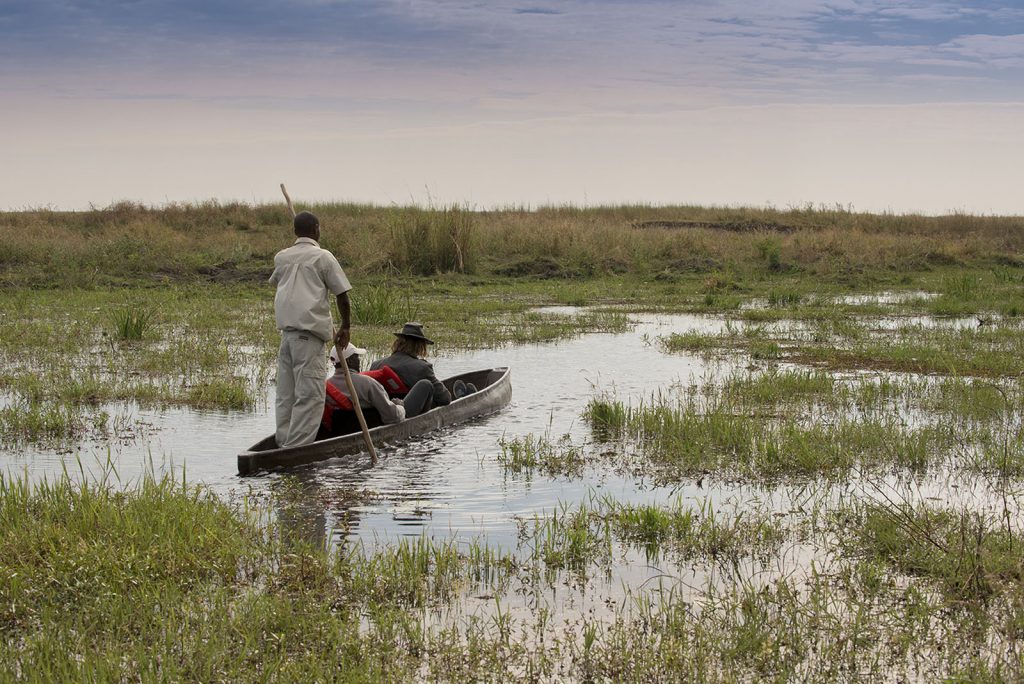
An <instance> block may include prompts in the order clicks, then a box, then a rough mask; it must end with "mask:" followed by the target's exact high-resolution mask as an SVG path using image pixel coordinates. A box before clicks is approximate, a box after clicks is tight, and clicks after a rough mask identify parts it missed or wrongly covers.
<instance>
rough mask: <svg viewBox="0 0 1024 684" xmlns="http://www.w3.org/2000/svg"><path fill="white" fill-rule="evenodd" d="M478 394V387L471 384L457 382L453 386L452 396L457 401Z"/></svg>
mask: <svg viewBox="0 0 1024 684" xmlns="http://www.w3.org/2000/svg"><path fill="white" fill-rule="evenodd" d="M473 392H476V385H474V384H473V383H471V382H468V383H467V382H463V381H462V380H456V381H455V384H454V385H452V394H454V395H455V398H456V399H461V398H462V397H464V396H466V395H467V394H472V393H473Z"/></svg>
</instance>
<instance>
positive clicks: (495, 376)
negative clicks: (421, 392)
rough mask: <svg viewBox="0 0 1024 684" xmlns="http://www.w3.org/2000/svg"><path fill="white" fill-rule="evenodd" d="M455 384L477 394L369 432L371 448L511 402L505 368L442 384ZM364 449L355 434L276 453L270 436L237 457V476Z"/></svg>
mask: <svg viewBox="0 0 1024 684" xmlns="http://www.w3.org/2000/svg"><path fill="white" fill-rule="evenodd" d="M456 380H462V381H464V382H467V383H469V382H471V383H473V384H474V385H476V388H477V391H476V392H474V393H473V394H470V395H467V396H465V397H462V398H461V399H454V400H452V403H451V404H449V405H447V406H439V407H437V408H435V409H432V410H430V411H427V412H426V413H421V414H420V415H418V416H416V417H415V418H409V419H408V420H403V421H402V422H401V423H393V424H391V425H381V426H379V427H375V428H373V429H372V430H370V436H371V437H372V438H373V443H374V446H377V447H379V446H381V445H384V444H393V443H395V442H400V441H403V440H406V439H409V438H411V437H415V436H417V435H422V434H424V433H427V432H430V431H431V430H437V429H438V428H442V427H445V426H447V425H454V424H455V423H461V422H464V421H467V420H470V419H472V418H476V417H478V416H483V415H487V414H489V413H494V412H496V411H499V410H501V409H502V408H504V407H505V406H506V405H507V404H508V403H509V402H510V401H511V400H512V380H511V377H510V373H509V369H508V368H490V369H487V370H479V371H473V372H471V373H463V374H462V375H456V376H453V377H451V378H448V379H447V380H444V381H443V382H444V384H445V385H446V386H447V387H448V389H449V391H450V390H451V388H452V384H453V383H454V382H455V381H456ZM364 448H365V444H364V443H363V435H362V433H359V432H355V433H352V434H347V435H341V436H340V437H332V438H331V439H324V440H320V441H316V442H313V443H312V444H304V445H302V446H296V447H289V448H287V449H279V448H278V447H277V441H276V440H275V439H274V435H270V436H269V437H266V438H264V439H261V440H260V441H259V442H256V444H253V445H252V446H251V447H249V448H248V449H247V450H246V451H243V452H242V453H240V454H238V474H239V475H251V474H253V473H257V472H260V471H264V470H272V469H278V468H290V467H292V466H298V465H305V464H307V463H316V462H317V461H325V460H327V459H329V458H335V457H336V456H347V455H349V454H357V453H359V452H360V451H362V450H363V449H364Z"/></svg>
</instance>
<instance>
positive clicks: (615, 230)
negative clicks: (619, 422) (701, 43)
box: [0, 202, 1024, 287]
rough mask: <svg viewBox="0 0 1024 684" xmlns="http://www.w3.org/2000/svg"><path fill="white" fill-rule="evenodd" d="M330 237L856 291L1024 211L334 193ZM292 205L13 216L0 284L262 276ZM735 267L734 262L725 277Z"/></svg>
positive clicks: (343, 252)
mask: <svg viewBox="0 0 1024 684" xmlns="http://www.w3.org/2000/svg"><path fill="white" fill-rule="evenodd" d="M300 208H308V209H310V210H312V211H314V212H315V213H317V214H318V215H319V217H320V219H321V224H322V227H323V238H322V244H323V246H324V247H326V248H328V249H330V250H331V251H333V252H334V253H335V254H336V255H337V256H338V258H339V260H340V261H341V263H342V265H343V266H344V267H345V268H346V270H347V271H349V272H350V273H353V274H356V275H365V276H372V275H375V274H377V275H385V274H386V275H403V276H416V275H434V274H437V273H451V272H459V273H468V274H475V275H478V276H526V277H534V278H538V277H539V278H558V279H577V280H578V279H586V278H590V277H595V276H596V277H600V276H604V275H621V274H626V273H629V274H635V275H639V276H644V277H654V278H658V279H660V280H667V281H671V280H672V279H674V278H678V277H685V276H686V275H688V274H689V275H694V274H707V275H709V276H713V277H714V278H717V280H714V282H716V283H719V284H721V285H723V286H725V287H727V286H728V284H729V282H730V280H731V279H739V280H748V279H749V278H750V277H751V276H757V275H759V274H762V275H769V276H774V275H782V274H789V275H795V276H814V277H815V279H816V280H817V281H818V282H829V283H832V284H836V285H843V286H847V287H850V286H852V287H858V286H870V285H873V284H878V283H879V282H883V283H884V282H887V281H890V280H891V279H892V277H893V276H894V275H896V274H901V273H905V272H908V271H911V272H921V271H928V270H931V269H933V268H936V267H950V266H966V267H974V268H991V267H993V266H1011V267H1013V266H1018V265H1021V264H1024V217H994V216H991V217H990V216H971V215H965V214H954V215H950V216H941V217H925V216H916V215H895V214H865V213H855V212H852V211H848V210H845V209H842V208H838V207H837V208H825V207H822V208H811V207H808V208H802V209H790V210H772V209H752V208H714V207H711V208H708V207H691V206H675V207H651V206H642V205H638V206H620V207H598V208H586V209H583V208H575V207H553V208H540V209H536V210H527V209H517V208H510V209H504V210H494V211H472V210H468V209H466V208H462V207H458V206H453V207H445V208H437V209H420V208H415V207H377V206H370V205H356V204H324V205H313V206H308V207H304V206H301V204H300ZM289 237H290V218H289V216H288V214H287V210H286V209H285V207H284V206H283V205H282V206H278V205H263V206H250V205H245V204H217V203H212V202H211V203H205V204H197V205H171V206H168V207H165V208H161V209H154V208H148V207H145V206H142V205H136V204H131V203H120V204H115V205H112V206H110V207H107V208H104V209H96V210H92V211H85V212H57V211H48V210H30V211H22V212H7V213H0V286H19V285H29V286H37V287H38V286H41V287H48V286H80V287H96V286H100V287H102V286H108V285H117V284H121V283H126V282H138V281H139V280H140V279H141V280H146V281H167V280H172V281H180V280H200V281H201V280H213V281H220V282H238V281H256V280H262V279H264V278H265V277H266V276H267V275H268V274H269V271H270V268H271V264H272V257H273V255H274V253H275V252H277V251H278V250H279V249H281V248H282V247H283V246H285V245H287V244H288V241H289ZM722 274H726V275H725V277H723V276H722Z"/></svg>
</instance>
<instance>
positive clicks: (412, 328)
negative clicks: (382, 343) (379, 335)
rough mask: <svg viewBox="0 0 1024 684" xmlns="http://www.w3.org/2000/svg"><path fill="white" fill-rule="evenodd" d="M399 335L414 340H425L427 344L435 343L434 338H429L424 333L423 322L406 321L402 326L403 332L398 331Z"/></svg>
mask: <svg viewBox="0 0 1024 684" xmlns="http://www.w3.org/2000/svg"><path fill="white" fill-rule="evenodd" d="M395 335H396V336H398V337H411V338H413V339H414V340H423V341H424V342H426V343H427V344H434V340H431V339H427V336H426V335H424V334H423V324H422V323H406V324H405V325H403V326H402V331H401V332H396V333H395Z"/></svg>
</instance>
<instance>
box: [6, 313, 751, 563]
mask: <svg viewBox="0 0 1024 684" xmlns="http://www.w3.org/2000/svg"><path fill="white" fill-rule="evenodd" d="M551 310H553V311H561V309H557V310H555V309H551ZM542 311H543V310H542ZM563 313H564V312H563ZM725 328H726V323H725V321H724V320H723V319H720V318H715V317H705V316H665V315H658V316H655V315H653V314H652V315H647V316H643V315H641V316H634V317H633V326H632V330H630V331H629V332H625V333H620V334H600V333H599V334H587V335H583V336H581V337H579V338H576V339H572V340H568V341H562V342H558V343H548V344H532V345H523V346H515V347H505V348H500V349H492V350H485V351H478V352H471V353H455V354H445V355H443V356H442V357H440V358H436V359H434V364H435V368H436V369H437V372H438V374H439V375H441V376H448V375H454V374H457V373H461V372H465V371H469V370H474V369H480V368H487V367H495V366H509V367H510V368H511V369H512V403H511V405H510V406H508V407H507V408H506V409H504V410H503V411H501V412H500V413H498V414H495V415H492V416H489V417H485V418H483V419H479V420H477V421H474V422H472V423H469V424H466V425H462V426H458V427H455V428H453V429H448V430H444V431H441V432H438V433H434V434H431V435H428V436H424V437H423V438H420V439H417V440H415V441H413V442H410V443H407V444H404V445H399V446H395V447H385V448H382V449H380V456H381V460H380V463H379V464H378V465H377V466H376V467H372V468H371V467H369V465H370V464H369V462H368V459H367V458H364V457H355V458H352V459H346V460H344V461H342V460H335V461H331V462H327V463H323V464H317V465H315V466H309V467H306V468H302V469H298V470H295V471H292V472H291V473H287V474H268V475H264V476H257V477H250V478H244V479H243V478H240V477H238V475H237V473H236V461H235V458H236V455H237V453H238V452H239V451H241V450H243V449H244V448H246V447H248V446H249V445H251V444H252V443H254V442H255V441H257V440H258V439H259V438H261V437H263V436H265V435H267V434H269V433H270V432H271V431H272V430H273V424H274V420H273V401H272V399H273V389H271V393H270V395H269V396H268V397H267V400H266V401H264V402H261V404H260V405H259V406H258V407H257V409H256V410H255V411H252V412H244V411H209V410H194V409H187V408H169V409H164V410H146V409H141V408H139V407H137V406H133V405H130V404H126V405H118V406H112V407H108V411H110V412H111V413H112V414H113V413H116V414H117V415H118V416H119V419H120V420H122V421H125V422H129V423H132V424H135V425H138V426H140V427H139V431H138V434H139V435H140V438H139V439H136V440H134V441H128V442H127V443H119V442H117V441H114V442H112V443H110V442H108V441H103V442H99V443H89V442H86V443H83V444H81V445H78V446H77V447H76V448H75V449H74V450H72V451H70V452H68V451H67V450H54V449H47V448H24V449H5V450H3V451H2V452H0V468H3V469H5V470H8V471H15V472H27V473H28V474H29V476H30V477H31V478H33V479H39V478H42V477H46V476H51V477H52V476H53V475H55V474H59V473H60V472H62V470H63V469H64V468H65V467H68V468H70V469H71V470H72V471H77V470H78V468H79V467H80V466H79V464H81V466H82V467H84V469H85V470H86V471H87V472H94V473H95V472H99V471H101V470H102V469H103V467H104V464H106V463H107V462H108V459H109V461H110V462H111V463H112V464H113V465H114V466H115V468H116V470H117V473H118V476H119V478H120V479H121V481H122V482H124V483H128V482H131V481H133V480H135V479H137V478H139V477H141V476H142V475H143V474H144V473H145V472H147V470H152V471H155V472H156V473H158V474H159V473H166V472H174V473H176V474H179V475H180V474H181V473H184V474H185V477H186V478H187V479H188V480H189V481H191V482H197V483H203V484H205V485H207V486H209V487H210V488H211V489H213V490H214V491H216V492H218V493H220V494H223V495H225V496H230V495H233V494H244V493H250V492H252V493H255V494H259V493H260V492H261V491H263V490H266V489H267V488H270V487H273V486H274V484H275V481H277V480H279V479H281V478H293V479H297V480H299V481H300V482H301V483H302V486H303V488H304V491H306V492H307V493H308V496H309V498H310V499H311V500H313V501H321V500H326V501H331V500H332V499H337V498H344V497H342V496H340V495H339V493H341V492H344V491H348V490H352V489H353V488H355V489H358V490H364V489H368V490H371V491H372V492H374V493H375V496H374V497H373V500H372V502H371V503H369V504H367V505H363V506H356V507H353V508H348V507H345V508H344V509H332V508H331V507H330V506H329V505H328V506H327V507H325V508H322V509H319V510H318V507H317V506H312V505H311V506H309V507H307V509H308V512H309V515H311V516H319V518H320V521H319V524H320V525H322V530H323V531H324V533H330V532H331V530H332V529H333V528H335V527H336V526H338V524H339V519H340V518H341V517H342V516H344V517H345V519H346V520H347V532H346V534H347V535H348V536H349V537H353V538H354V537H358V538H361V539H362V540H363V542H364V543H366V544H371V545H372V544H375V543H377V542H379V541H387V540H392V539H394V538H396V537H401V536H419V535H421V534H424V533H427V534H430V535H441V536H456V537H460V538H466V539H468V538H470V537H477V536H479V535H484V536H486V537H487V539H488V541H489V543H493V544H496V545H500V546H512V545H514V543H515V530H516V525H515V520H516V518H517V517H524V516H532V515H533V514H534V513H537V512H542V511H544V510H549V509H552V508H553V507H555V506H557V505H558V504H559V503H560V502H578V501H581V500H584V499H585V498H587V497H589V496H590V493H591V492H601V493H605V492H608V493H611V494H613V495H615V496H616V497H617V498H619V499H620V500H624V501H644V502H648V501H658V500H663V499H664V498H665V497H667V496H669V495H671V494H676V493H680V492H679V491H678V490H670V489H668V488H653V487H650V486H648V485H646V484H645V483H643V482H637V481H635V480H634V479H633V478H629V477H622V476H618V475H616V474H614V473H610V472H600V471H590V472H588V473H587V474H586V476H585V477H583V478H581V479H578V480H573V481H568V480H566V479H563V478H556V479H550V478H546V477H539V476H533V477H526V476H512V475H506V474H505V472H504V470H503V469H502V468H501V467H500V466H499V465H498V462H497V456H498V454H499V453H500V447H499V441H500V440H501V439H502V438H503V437H504V438H515V437H520V436H525V435H527V434H530V433H533V434H538V435H539V434H544V433H547V434H550V435H551V436H552V437H561V436H562V435H569V436H570V437H571V439H572V440H573V442H574V443H583V442H586V441H587V440H588V439H589V430H588V429H587V428H586V426H585V425H583V423H582V422H581V414H582V412H583V409H584V407H585V406H586V404H587V402H588V401H589V400H590V399H591V398H592V397H594V396H596V395H599V394H602V393H610V394H614V395H615V396H616V397H618V398H633V399H640V398H642V397H645V396H647V395H649V394H650V393H651V392H653V391H655V390H657V389H659V388H663V387H665V386H666V385H668V384H671V383H673V382H680V383H684V384H689V383H690V382H692V381H696V380H698V379H700V378H707V377H710V376H712V375H716V374H720V373H724V372H730V371H732V370H733V369H735V368H736V367H738V364H739V360H708V359H702V358H699V357H696V356H688V355H685V354H673V355H667V354H664V353H662V352H661V351H659V349H658V347H657V343H656V338H657V336H659V335H666V334H668V333H670V332H683V331H691V330H696V331H702V332H707V333H718V332H722V331H723V330H725ZM683 491H685V490H683ZM694 494H695V495H700V496H704V495H705V494H706V492H703V491H702V490H698V489H696V488H695V492H694ZM315 526H316V525H314V527H315Z"/></svg>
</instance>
